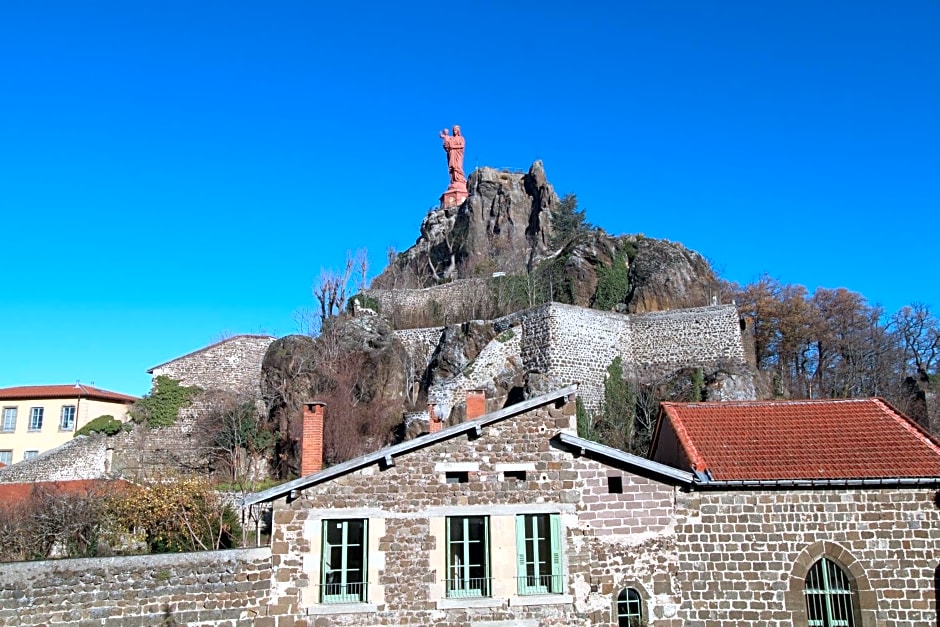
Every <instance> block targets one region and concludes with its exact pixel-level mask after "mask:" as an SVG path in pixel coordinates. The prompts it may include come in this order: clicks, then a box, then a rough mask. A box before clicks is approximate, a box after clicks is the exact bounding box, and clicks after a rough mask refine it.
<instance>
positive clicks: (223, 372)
mask: <svg viewBox="0 0 940 627" xmlns="http://www.w3.org/2000/svg"><path fill="white" fill-rule="evenodd" d="M273 341H274V338H273V337H270V336H267V335H236V336H234V337H230V338H228V339H225V340H222V341H221V342H217V343H215V344H212V345H210V346H207V347H205V348H201V349H199V350H196V351H193V352H192V353H189V354H187V355H183V356H182V357H177V358H176V359H173V360H170V361H168V362H166V363H163V364H160V365H159V366H154V367H153V368H151V369H150V370H149V372H150V373H151V374H153V376H154V377H158V376H160V375H164V376H167V377H170V378H172V379H176V380H177V381H179V382H180V383H182V384H183V385H198V386H199V387H200V388H202V389H203V390H225V391H231V392H246V393H249V394H251V395H252V396H253V397H256V398H260V385H261V362H262V361H263V360H264V354H265V352H266V351H267V350H268V346H270V345H271V342H273Z"/></svg>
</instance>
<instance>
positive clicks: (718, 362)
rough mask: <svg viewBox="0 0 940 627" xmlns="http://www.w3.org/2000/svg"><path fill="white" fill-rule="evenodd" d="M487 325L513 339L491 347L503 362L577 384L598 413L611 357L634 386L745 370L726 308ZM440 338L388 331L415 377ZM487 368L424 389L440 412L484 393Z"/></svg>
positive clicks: (514, 319) (434, 333)
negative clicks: (693, 372) (695, 371)
mask: <svg viewBox="0 0 940 627" xmlns="http://www.w3.org/2000/svg"><path fill="white" fill-rule="evenodd" d="M493 324H494V326H495V327H496V328H497V329H510V328H511V329H513V330H514V332H515V333H516V335H519V336H520V343H519V344H515V343H512V344H507V345H506V346H502V347H498V349H499V350H498V353H499V355H501V356H502V359H503V361H504V363H515V361H516V360H521V363H522V368H523V369H524V370H525V371H527V372H537V373H541V374H543V375H546V376H547V377H549V379H550V381H552V382H553V384H555V385H558V386H562V385H567V384H569V383H572V382H579V383H580V384H581V385H580V388H579V394H580V395H581V398H582V400H583V401H584V403H585V405H586V406H587V407H588V408H589V409H592V410H597V409H598V407H599V404H600V402H601V400H602V399H603V397H604V380H605V378H606V376H607V367H608V366H609V365H610V363H611V362H612V361H613V360H614V358H615V357H620V358H621V359H622V360H623V362H624V370H625V371H626V372H627V373H628V374H634V375H635V376H637V377H638V378H639V379H640V380H643V379H645V378H655V377H659V376H663V375H667V374H670V373H672V372H674V371H675V370H678V369H681V368H691V367H704V368H717V367H719V366H721V367H725V368H728V367H729V366H730V367H731V368H732V369H734V370H736V371H737V372H739V373H746V372H747V369H746V360H745V356H744V345H743V341H742V336H741V327H740V324H739V321H738V314H737V310H736V309H735V308H734V306H732V305H717V306H711V307H698V308H695V309H678V310H673V311H663V312H655V313H648V314H633V315H629V314H619V313H614V312H607V311H598V310H596V309H587V308H584V307H576V306H573V305H563V304H560V303H545V304H544V305H540V306H538V307H534V308H532V309H527V310H525V311H521V312H516V313H513V314H510V315H508V316H505V317H504V318H500V319H498V320H495V321H493ZM441 333H442V330H441V329H439V328H431V329H408V330H400V331H395V334H396V335H397V336H398V337H399V338H400V339H402V342H403V343H404V344H405V346H406V348H407V349H408V351H409V353H410V354H411V357H412V360H413V363H414V364H415V367H416V368H417V369H418V371H419V372H421V371H422V370H423V369H425V368H427V366H428V363H429V361H430V358H431V355H432V354H433V352H434V346H435V345H436V342H437V341H439V340H440V336H441ZM492 343H494V344H495V343H496V340H494V341H493V342H492ZM481 355H482V354H481ZM491 361H492V360H491ZM494 363H495V362H494ZM491 366H492V367H491V368H489V369H488V370H484V369H476V368H474V370H473V374H472V376H463V375H460V376H458V377H457V378H458V379H461V380H459V381H458V380H456V379H455V380H454V381H451V382H447V383H446V384H442V385H440V386H438V388H437V389H435V390H431V391H430V392H429V400H430V402H432V403H436V404H440V405H442V406H443V407H452V406H454V404H457V403H459V402H461V400H462V398H463V394H464V391H465V390H466V389H471V388H474V387H483V386H484V384H485V382H486V376H490V375H491V374H492V373H491V372H490V370H493V369H494V368H495V369H496V370H497V371H498V370H499V369H500V367H501V365H500V364H495V365H493V364H491ZM743 376H745V377H747V378H750V377H749V376H748V375H743ZM741 389H742V390H743V395H742V392H740V391H739V392H737V393H736V394H733V395H732V397H733V398H734V400H746V399H751V398H753V397H754V395H753V385H746V382H745V384H742V385H741ZM729 400H730V399H729ZM445 415H446V411H445Z"/></svg>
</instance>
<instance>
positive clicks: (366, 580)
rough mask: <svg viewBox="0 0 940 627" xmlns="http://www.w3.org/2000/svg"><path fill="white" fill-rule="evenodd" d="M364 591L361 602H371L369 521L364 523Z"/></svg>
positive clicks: (362, 549) (360, 597) (361, 591)
mask: <svg viewBox="0 0 940 627" xmlns="http://www.w3.org/2000/svg"><path fill="white" fill-rule="evenodd" d="M360 550H361V551H362V590H360V592H359V600H360V601H361V602H362V603H367V602H368V601H369V519H368V518H366V519H365V520H363V521H362V547H360Z"/></svg>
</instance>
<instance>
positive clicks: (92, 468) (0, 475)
mask: <svg viewBox="0 0 940 627" xmlns="http://www.w3.org/2000/svg"><path fill="white" fill-rule="evenodd" d="M107 440H108V439H107V438H106V437H105V436H103V435H92V436H86V435H80V436H78V437H77V438H74V439H72V440H69V441H68V442H66V443H65V444H63V445H61V446H57V447H56V448H54V449H51V450H48V451H45V452H44V453H41V454H40V455H37V456H36V457H34V458H33V459H27V460H24V461H21V462H18V463H16V464H12V465H10V466H4V467H3V468H0V483H25V482H29V481H71V480H76V479H98V478H100V477H102V476H103V475H104V474H105V473H106V472H108V470H109V467H108V466H109V464H108V461H109V455H108V442H107Z"/></svg>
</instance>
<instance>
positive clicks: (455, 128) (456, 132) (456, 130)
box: [454, 124, 460, 135]
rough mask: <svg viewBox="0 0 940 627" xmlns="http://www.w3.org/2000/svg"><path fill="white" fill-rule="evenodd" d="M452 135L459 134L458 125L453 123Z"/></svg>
mask: <svg viewBox="0 0 940 627" xmlns="http://www.w3.org/2000/svg"><path fill="white" fill-rule="evenodd" d="M454 135H460V126H458V125H456V124H454Z"/></svg>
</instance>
